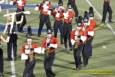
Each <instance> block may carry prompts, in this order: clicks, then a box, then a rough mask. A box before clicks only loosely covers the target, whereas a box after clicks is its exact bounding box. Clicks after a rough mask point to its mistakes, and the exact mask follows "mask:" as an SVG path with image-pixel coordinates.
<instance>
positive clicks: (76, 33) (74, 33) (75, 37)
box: [70, 30, 80, 45]
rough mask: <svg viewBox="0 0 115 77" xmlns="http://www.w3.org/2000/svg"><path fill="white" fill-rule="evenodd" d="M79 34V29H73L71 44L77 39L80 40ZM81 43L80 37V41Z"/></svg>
mask: <svg viewBox="0 0 115 77" xmlns="http://www.w3.org/2000/svg"><path fill="white" fill-rule="evenodd" d="M78 36H80V34H79V31H78V30H72V31H71V35H70V40H71V44H72V45H74V44H75V42H76V40H78V39H79V38H78ZM78 44H80V39H79V43H78Z"/></svg>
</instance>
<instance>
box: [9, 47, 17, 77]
mask: <svg viewBox="0 0 115 77" xmlns="http://www.w3.org/2000/svg"><path fill="white" fill-rule="evenodd" d="M11 55H12V59H13V60H12V61H10V64H11V72H12V74H11V77H16V70H15V62H14V50H13V48H12V54H11Z"/></svg>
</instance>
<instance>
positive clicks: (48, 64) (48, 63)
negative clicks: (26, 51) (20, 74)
mask: <svg viewBox="0 0 115 77" xmlns="http://www.w3.org/2000/svg"><path fill="white" fill-rule="evenodd" d="M54 58H55V52H53V53H51V54H49V55H47V56H45V60H44V69H45V72H46V76H47V77H54V76H55V74H54V73H53V71H52V66H53V62H54Z"/></svg>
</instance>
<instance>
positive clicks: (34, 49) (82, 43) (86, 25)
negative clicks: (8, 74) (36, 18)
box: [1, 0, 96, 77]
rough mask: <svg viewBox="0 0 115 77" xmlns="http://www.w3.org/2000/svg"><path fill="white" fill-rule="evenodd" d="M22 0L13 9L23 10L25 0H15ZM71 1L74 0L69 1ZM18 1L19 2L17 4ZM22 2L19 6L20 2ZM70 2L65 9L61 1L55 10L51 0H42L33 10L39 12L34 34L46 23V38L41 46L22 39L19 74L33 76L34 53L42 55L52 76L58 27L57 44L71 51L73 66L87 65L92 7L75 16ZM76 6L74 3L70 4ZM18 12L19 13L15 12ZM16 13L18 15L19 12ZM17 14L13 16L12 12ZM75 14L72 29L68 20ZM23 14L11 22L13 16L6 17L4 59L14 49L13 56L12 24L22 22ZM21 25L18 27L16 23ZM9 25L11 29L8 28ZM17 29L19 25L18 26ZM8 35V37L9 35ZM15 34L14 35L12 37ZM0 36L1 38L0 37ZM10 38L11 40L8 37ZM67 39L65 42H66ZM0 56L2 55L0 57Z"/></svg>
mask: <svg viewBox="0 0 115 77" xmlns="http://www.w3.org/2000/svg"><path fill="white" fill-rule="evenodd" d="M19 1H24V2H18V1H17V0H16V1H14V2H13V3H14V4H16V6H17V12H20V11H24V5H25V0H19ZM71 1H74V0H71ZM18 3H19V5H18ZM21 4H23V5H21ZM73 5H74V4H72V3H71V4H70V3H68V6H67V8H66V10H65V8H64V7H63V4H62V3H59V6H58V7H56V8H55V9H52V5H51V2H50V1H48V0H44V1H43V2H42V3H41V4H40V5H37V8H36V10H39V11H40V24H39V25H40V26H39V30H38V36H40V35H41V30H42V28H43V25H44V24H46V26H47V37H45V38H44V39H43V41H42V45H41V46H38V45H37V44H36V43H32V38H31V37H30V36H29V37H27V39H26V42H25V43H24V45H23V46H22V48H21V50H20V51H21V53H20V55H21V59H22V60H25V69H24V72H23V77H34V74H33V70H34V67H35V64H36V59H35V56H36V54H45V58H44V69H45V72H46V75H47V77H54V76H55V73H54V72H53V70H52V66H53V62H54V59H55V50H56V48H57V47H58V41H57V32H58V29H59V30H60V43H61V44H63V43H64V47H65V49H67V48H68V44H69V48H70V50H73V51H74V53H73V54H74V59H75V66H76V69H81V64H82V63H83V64H84V66H87V65H88V60H89V58H90V57H91V56H92V40H93V37H94V34H95V31H94V28H95V26H96V22H95V21H94V19H93V18H94V12H93V8H92V7H90V8H89V12H87V11H85V12H84V16H83V17H82V16H78V15H77V14H78V12H77V14H76V13H74V12H75V10H73V9H72V6H73ZM73 7H74V8H76V7H75V6H73ZM19 14H20V13H19ZM19 14H18V15H19ZM50 15H52V16H53V17H54V19H55V22H54V28H53V30H54V36H53V34H52V31H53V30H52V28H51V22H50V17H49V16H50ZM16 17H17V15H16ZM74 17H76V22H77V26H76V27H75V28H74V29H73V30H72V19H73V18H74ZM24 18H25V15H24V14H22V13H21V19H19V20H18V19H16V21H14V22H13V21H12V19H13V17H11V16H9V17H8V23H7V27H6V29H5V31H4V33H5V32H6V30H9V29H10V30H12V31H10V30H9V31H8V39H7V40H9V41H8V59H9V60H12V55H11V54H12V51H14V53H13V55H14V57H15V56H16V51H17V50H16V49H17V38H18V37H17V34H16V32H15V30H16V28H15V27H16V26H13V27H12V23H11V22H13V23H14V24H13V25H18V24H22V23H23V21H22V20H23V19H24ZM20 27H21V26H20ZM11 28H12V29H11ZM18 29H19V28H18ZM9 37H10V38H9ZM14 37H15V38H14ZM1 38H2V39H3V37H1ZM12 38H13V39H12ZM7 40H6V41H7ZM67 41H68V43H67ZM81 53H82V56H83V62H82V61H81ZM1 54H2V51H1ZM1 59H2V58H1ZM1 61H3V60H1Z"/></svg>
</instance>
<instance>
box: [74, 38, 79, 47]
mask: <svg viewBox="0 0 115 77" xmlns="http://www.w3.org/2000/svg"><path fill="white" fill-rule="evenodd" d="M79 39H80V38H77V39H76V40H75V43H74V46H73V47H74V49H76V48H78V46H79V42H80V40H79Z"/></svg>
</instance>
